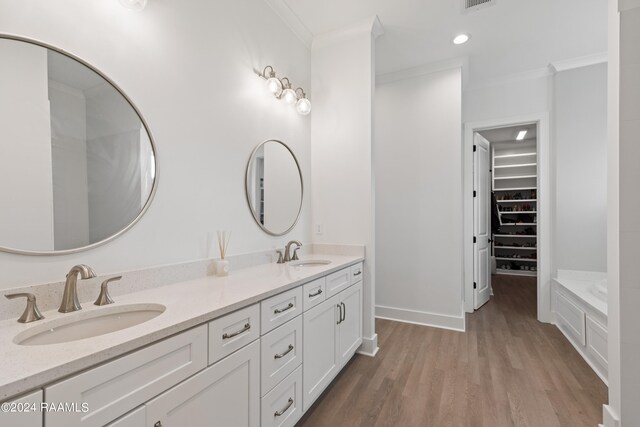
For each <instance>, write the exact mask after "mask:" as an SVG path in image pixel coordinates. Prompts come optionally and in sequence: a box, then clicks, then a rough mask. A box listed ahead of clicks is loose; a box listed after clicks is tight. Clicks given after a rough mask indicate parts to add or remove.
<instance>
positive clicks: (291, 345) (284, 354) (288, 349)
mask: <svg viewBox="0 0 640 427" xmlns="http://www.w3.org/2000/svg"><path fill="white" fill-rule="evenodd" d="M291 350H293V344H289V348H287V349H286V350H285V351H284V352H283V353H278V354H276V355H275V356H273V358H274V359H282V358H283V357H285V356H286V355H287V354H289V353H291Z"/></svg>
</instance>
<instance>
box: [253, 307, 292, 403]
mask: <svg viewBox="0 0 640 427" xmlns="http://www.w3.org/2000/svg"><path fill="white" fill-rule="evenodd" d="M261 342H262V351H261V353H262V356H261V360H262V364H261V375H262V394H261V396H264V395H265V394H267V393H268V392H269V391H270V390H271V389H272V388H273V387H275V386H276V384H278V383H279V382H280V381H282V380H283V379H285V378H286V377H287V375H289V374H290V373H291V372H293V371H294V370H295V369H296V368H297V367H298V366H300V364H301V363H302V316H298V317H296V318H295V319H293V320H291V321H289V322H287V323H285V324H284V325H282V326H280V327H279V328H277V329H274V330H273V331H271V332H269V333H268V334H267V335H264V336H263V337H262V339H261Z"/></svg>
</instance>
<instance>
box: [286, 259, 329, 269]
mask: <svg viewBox="0 0 640 427" xmlns="http://www.w3.org/2000/svg"><path fill="white" fill-rule="evenodd" d="M328 264H331V261H328V260H326V259H301V260H299V261H291V263H290V265H291V266H293V267H318V266H320V265H328Z"/></svg>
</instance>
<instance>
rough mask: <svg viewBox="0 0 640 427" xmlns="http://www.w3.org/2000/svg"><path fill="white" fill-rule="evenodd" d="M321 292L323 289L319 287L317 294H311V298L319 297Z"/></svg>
mask: <svg viewBox="0 0 640 427" xmlns="http://www.w3.org/2000/svg"><path fill="white" fill-rule="evenodd" d="M321 293H322V289H318V292H316V293H315V294H309V298H313V297H317V296H318V295H320V294H321Z"/></svg>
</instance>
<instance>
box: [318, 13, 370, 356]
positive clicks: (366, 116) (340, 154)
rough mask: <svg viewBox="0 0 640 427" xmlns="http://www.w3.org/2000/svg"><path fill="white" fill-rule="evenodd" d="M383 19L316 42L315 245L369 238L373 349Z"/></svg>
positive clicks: (366, 316) (367, 266) (367, 294)
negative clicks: (375, 142)
mask: <svg viewBox="0 0 640 427" xmlns="http://www.w3.org/2000/svg"><path fill="white" fill-rule="evenodd" d="M377 25H379V22H378V21H377V18H376V19H375V20H373V22H372V20H367V21H366V22H363V23H358V24H356V25H354V26H353V27H351V28H348V29H345V30H341V31H339V32H335V33H330V34H326V35H323V36H319V37H316V38H315V39H314V41H313V46H312V63H311V68H312V83H311V91H312V93H313V94H314V95H313V99H312V106H313V109H312V112H311V123H312V126H311V151H312V156H311V161H312V183H311V186H312V190H311V193H312V203H313V224H314V228H315V227H318V226H319V227H321V228H322V230H323V231H322V234H318V233H315V234H314V236H313V239H314V243H328V244H364V245H365V247H366V248H365V251H366V260H365V264H364V282H363V283H364V291H363V300H364V302H363V306H364V310H363V311H364V322H363V334H364V339H365V344H364V346H363V347H367V346H368V348H366V349H365V350H364V351H365V352H373V351H375V350H376V348H377V344H376V336H375V325H374V300H375V270H374V268H375V267H374V266H375V249H374V242H375V237H374V222H373V221H374V219H373V193H374V183H373V172H372V157H371V144H372V126H373V123H372V120H373V118H372V115H373V112H372V110H373V106H372V102H373V88H374V84H375V83H374V38H375V34H376V31H378V30H377V29H376V28H377V27H376V26H377Z"/></svg>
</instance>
